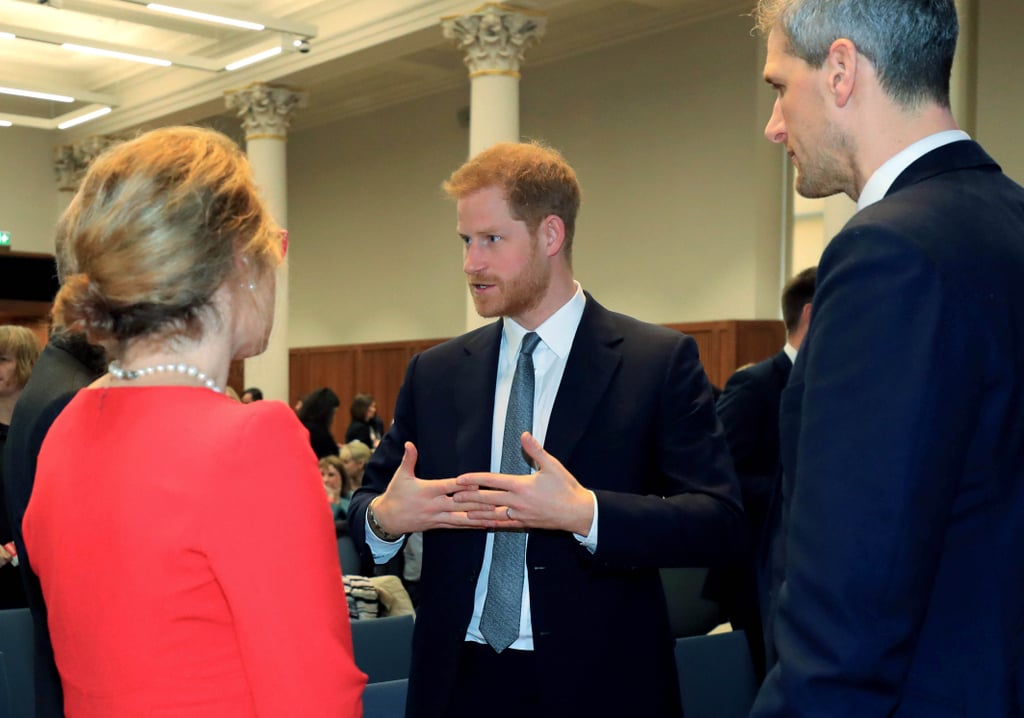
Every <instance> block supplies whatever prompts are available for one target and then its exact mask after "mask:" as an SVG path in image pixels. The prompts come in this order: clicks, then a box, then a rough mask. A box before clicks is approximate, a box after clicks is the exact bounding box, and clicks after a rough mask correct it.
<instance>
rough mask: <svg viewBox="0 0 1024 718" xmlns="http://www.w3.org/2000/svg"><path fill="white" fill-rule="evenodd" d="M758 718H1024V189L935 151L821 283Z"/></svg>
mask: <svg viewBox="0 0 1024 718" xmlns="http://www.w3.org/2000/svg"><path fill="white" fill-rule="evenodd" d="M781 435H782V443H781V448H782V463H783V468H784V478H783V486H782V491H783V515H782V531H781V534H780V536H779V537H778V539H779V541H778V543H777V548H778V549H779V551H778V552H777V557H778V565H779V567H780V569H781V570H780V572H779V579H780V581H779V582H778V583H777V588H776V594H775V598H774V602H775V603H776V605H777V608H776V611H775V620H774V624H773V628H774V643H775V648H776V652H777V654H778V663H777V664H776V666H775V667H774V669H773V670H772V671H771V672H770V673H769V675H768V677H767V679H766V681H765V684H764V687H763V688H762V690H761V693H760V694H759V696H758V700H757V703H756V704H755V708H754V712H753V714H752V715H753V716H756V718H768V717H773V718H774V717H776V716H779V717H781V716H786V717H787V718H800V717H802V716H828V717H829V718H844V717H845V716H850V717H851V718H853V717H854V716H855V717H856V718H872V717H874V716H879V717H881V716H895V717H897V718H910V717H911V716H913V717H918V716H929V717H932V716H935V717H937V716H985V717H989V716H1011V715H1013V716H1019V715H1022V712H1024V565H1022V563H1021V561H1020V558H1019V556H1020V553H1021V547H1022V546H1024V189H1022V188H1021V187H1020V186H1018V185H1016V184H1015V183H1013V182H1012V181H1010V180H1009V179H1008V178H1007V177H1006V176H1005V175H1003V174H1002V172H1001V171H1000V169H999V166H998V165H996V163H995V162H994V161H993V160H992V159H991V158H990V157H989V156H988V155H986V154H985V152H984V151H983V150H982V149H981V147H979V146H978V145H977V144H976V143H974V142H956V143H953V144H950V145H946V146H944V147H940V148H938V149H936V150H934V151H932V152H929V153H928V154H926V155H925V156H924V157H922V158H920V159H919V160H917V161H916V162H914V163H913V164H912V165H911V166H910V167H908V168H907V169H906V170H905V171H904V172H903V173H902V174H901V175H900V176H899V177H898V178H897V180H896V182H895V183H894V184H893V186H892V187H891V189H890V191H889V193H888V194H887V196H886V197H885V198H884V199H883V200H882V201H880V202H878V203H876V204H874V205H871V206H869V207H867V208H865V209H864V210H862V211H861V212H858V213H857V214H856V215H855V216H854V217H853V219H851V220H850V222H849V223H848V224H847V225H846V227H844V228H843V230H842V231H841V232H840V233H839V234H838V235H837V236H836V238H835V239H834V240H833V241H832V242H831V244H830V245H829V246H828V248H827V249H826V250H825V253H824V255H823V256H822V259H821V263H820V264H819V266H818V283H817V288H816V291H815V296H814V311H813V313H812V318H811V325H810V329H809V332H808V335H807V337H806V338H805V340H804V343H803V345H801V348H800V354H799V355H798V357H797V361H796V365H795V366H794V368H793V374H792V376H791V377H790V382H789V385H788V387H787V388H786V390H785V391H784V393H783V396H782V407H781Z"/></svg>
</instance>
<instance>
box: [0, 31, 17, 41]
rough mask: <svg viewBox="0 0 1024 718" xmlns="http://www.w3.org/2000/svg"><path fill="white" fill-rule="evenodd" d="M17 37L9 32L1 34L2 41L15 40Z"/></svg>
mask: <svg viewBox="0 0 1024 718" xmlns="http://www.w3.org/2000/svg"><path fill="white" fill-rule="evenodd" d="M16 37H17V35H14V34H12V33H9V32H0V40H13V39H14V38H16Z"/></svg>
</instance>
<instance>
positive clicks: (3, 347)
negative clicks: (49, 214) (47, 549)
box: [0, 324, 39, 609]
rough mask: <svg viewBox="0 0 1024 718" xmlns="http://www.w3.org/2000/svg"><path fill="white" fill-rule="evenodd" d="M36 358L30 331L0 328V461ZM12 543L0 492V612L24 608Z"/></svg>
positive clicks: (0, 474) (10, 525)
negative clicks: (15, 408) (12, 419)
mask: <svg viewBox="0 0 1024 718" xmlns="http://www.w3.org/2000/svg"><path fill="white" fill-rule="evenodd" d="M38 358H39V340H38V339H36V335H35V334H34V333H33V332H32V330H31V329H26V328H25V327H20V326H15V325H12V324H3V325H0V459H2V457H3V454H4V446H5V445H6V444H7V433H8V431H9V429H10V426H11V417H12V416H13V414H14V405H15V404H16V403H17V401H18V397H20V396H21V392H22V390H23V389H24V388H25V384H26V383H27V382H28V379H29V376H31V374H32V367H33V365H34V364H35V363H36V360H37V359H38ZM2 477H3V465H2V464H0V485H2ZM13 541H14V527H13V522H12V521H11V519H10V514H9V512H8V510H7V500H6V499H5V497H4V494H3V492H2V491H0V609H5V608H24V607H25V606H27V605H28V602H27V600H26V598H25V589H24V587H23V586H22V580H21V571H22V569H21V568H20V562H18V561H15V558H14V557H15V554H16V550H15V551H9V550H8V547H9V546H10V545H12V544H13ZM15 563H18V565H17V566H16V565H15Z"/></svg>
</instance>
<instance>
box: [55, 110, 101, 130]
mask: <svg viewBox="0 0 1024 718" xmlns="http://www.w3.org/2000/svg"><path fill="white" fill-rule="evenodd" d="M109 112H110V108H109V107H101V108H100V109H98V110H94V111H92V112H87V113H86V114H84V115H79V116H78V117H75V118H74V119H71V120H68V121H67V122H61V123H60V124H59V125H57V129H58V130H66V129H67V128H69V127H74V126H75V125H80V124H82V123H83V122H88V121H89V120H95V119H96V118H97V117H103V115H106V114H107V113H109Z"/></svg>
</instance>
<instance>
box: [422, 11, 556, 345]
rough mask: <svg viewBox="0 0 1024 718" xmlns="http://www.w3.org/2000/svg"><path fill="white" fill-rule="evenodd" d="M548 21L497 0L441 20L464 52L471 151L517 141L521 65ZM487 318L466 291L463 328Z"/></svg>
mask: <svg viewBox="0 0 1024 718" xmlns="http://www.w3.org/2000/svg"><path fill="white" fill-rule="evenodd" d="M546 27H547V18H546V17H545V16H544V15H542V14H539V13H534V12H530V11H528V10H522V9H519V8H514V7H510V6H508V5H501V4H499V3H488V4H486V5H484V6H483V7H481V8H479V9H477V10H475V11H473V12H471V13H468V14H466V15H459V16H455V17H447V18H444V19H443V20H442V21H441V28H442V31H443V32H444V36H445V37H446V38H447V39H448V40H450V41H452V42H453V43H454V44H455V46H456V47H457V48H458V49H460V50H462V51H463V52H464V53H465V62H466V66H467V67H468V68H469V78H470V101H469V156H470V157H472V156H473V155H475V154H477V153H478V152H480V151H481V150H485V149H487V148H488V147H490V146H491V145H493V144H495V143H497V142H518V141H519V77H520V75H519V67H520V65H521V64H522V62H523V53H524V52H525V51H526V48H528V47H530V46H531V45H533V44H534V43H536V42H537V41H538V40H539V39H540V38H541V37H542V36H543V35H544V30H545V28H546ZM486 321H489V320H483V319H482V318H481V317H480V316H479V315H478V314H477V313H476V309H475V308H474V306H473V300H472V298H471V297H470V296H469V293H468V292H467V293H466V329H467V330H469V329H474V328H476V327H479V326H481V325H482V324H484V323H486Z"/></svg>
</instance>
